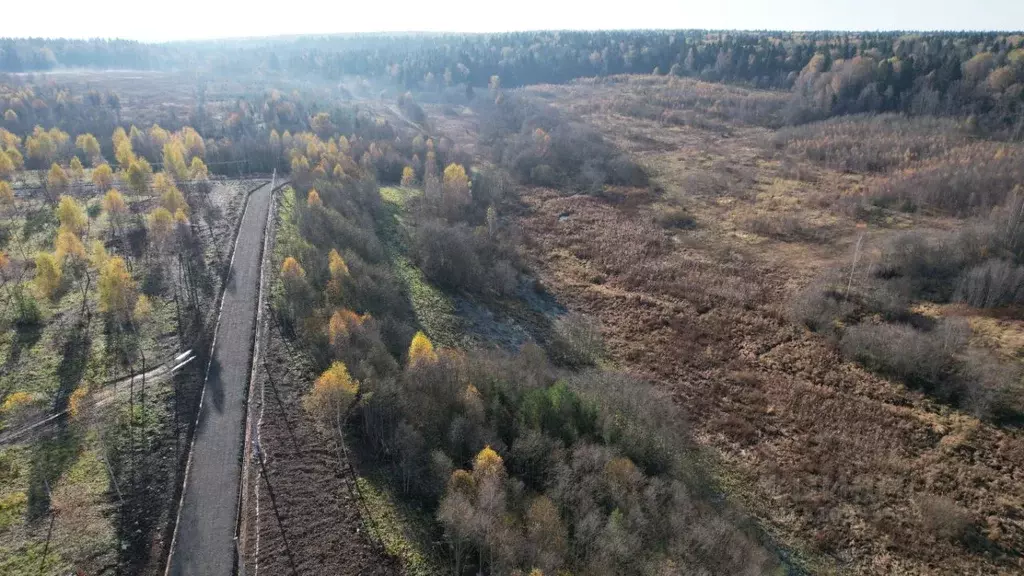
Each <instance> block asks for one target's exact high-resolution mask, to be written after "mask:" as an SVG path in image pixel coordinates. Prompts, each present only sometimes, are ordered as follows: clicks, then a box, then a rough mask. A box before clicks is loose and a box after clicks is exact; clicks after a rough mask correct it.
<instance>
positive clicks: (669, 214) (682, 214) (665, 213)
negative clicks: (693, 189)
mask: <svg viewBox="0 0 1024 576" xmlns="http://www.w3.org/2000/svg"><path fill="white" fill-rule="evenodd" d="M654 221H655V222H657V223H658V225H659V226H661V227H662V228H680V229H683V230H690V229H692V228H696V227H697V221H696V220H694V218H693V216H692V215H691V214H690V213H689V212H688V211H686V209H684V208H676V207H673V208H665V209H663V210H658V211H657V212H656V213H655V214H654Z"/></svg>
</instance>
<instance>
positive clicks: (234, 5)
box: [0, 0, 1024, 43]
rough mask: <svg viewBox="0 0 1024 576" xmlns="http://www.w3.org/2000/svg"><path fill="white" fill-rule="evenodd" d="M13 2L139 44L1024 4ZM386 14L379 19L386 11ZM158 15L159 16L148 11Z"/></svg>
mask: <svg viewBox="0 0 1024 576" xmlns="http://www.w3.org/2000/svg"><path fill="white" fill-rule="evenodd" d="M55 4H56V5H54V3H50V4H46V5H38V4H37V5H31V4H21V3H19V4H13V5H11V6H8V7H6V13H5V17H4V19H3V21H2V22H0V37H14V38H26V37H32V38H78V39H85V38H108V39H113V38H118V39H126V40H137V41H141V42H159V43H165V42H179V41H207V40H226V39H238V38H262V37H277V36H303V35H328V34H350V33H500V32H518V31H538V30H636V29H661V30H664V29H713V30H737V31H751V30H786V31H826V30H827V31H908V32H932V31H1006V32H1017V31H1021V30H1024V2H1012V1H1009V0H980V1H978V2H975V3H973V4H966V3H963V2H954V1H953V0H938V1H934V2H927V1H922V0H913V1H909V2H896V3H893V2H887V1H885V0H860V1H857V2H854V1H853V0H839V1H837V2H831V3H829V4H823V3H820V2H811V1H809V0H781V1H779V2H774V3H763V2H760V1H758V0H723V1H722V2H718V3H714V4H709V3H686V2H678V3H672V4H669V3H666V2H659V1H657V0H636V1H634V2H631V3H630V4H629V5H628V9H627V8H624V7H623V5H622V4H614V5H612V4H609V3H593V2H587V3H584V2H579V1H573V2H563V3H557V4H556V3H551V2H543V1H541V0H522V1H520V2H517V3H516V4H515V9H514V10H509V9H502V7H501V6H499V7H498V8H497V9H491V6H493V5H486V6H487V7H486V8H484V7H483V6H485V5H482V4H481V3H479V2H471V1H468V0H446V1H440V2H434V3H429V4H428V3H422V2H411V1H409V0H398V1H396V2H393V3H391V4H389V5H388V7H387V8H386V10H384V11H382V10H380V9H379V8H378V7H377V6H375V5H369V4H361V5H356V6H343V5H329V6H317V7H315V8H314V9H312V10H304V11H302V12H288V11H286V10H280V9H278V10H275V8H277V7H276V6H274V7H272V5H270V4H269V3H254V2H240V1H238V0H227V1H224V2H217V3H210V2H200V1H199V0H181V1H180V2H177V3H176V4H174V5H173V7H174V9H173V10H167V9H165V6H164V5H161V6H160V7H159V8H157V9H155V10H153V12H155V14H150V13H148V11H146V10H140V9H139V4H138V3H133V2H128V1H127V0H109V1H106V2H102V3H100V5H99V6H97V5H96V4H82V3H80V2H71V1H67V0H58V1H57V2H56V3H55ZM382 12H384V13H383V16H386V19H385V18H382V17H381V16H382ZM154 16H155V17H154Z"/></svg>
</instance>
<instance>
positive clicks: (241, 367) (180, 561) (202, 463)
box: [167, 182, 271, 576]
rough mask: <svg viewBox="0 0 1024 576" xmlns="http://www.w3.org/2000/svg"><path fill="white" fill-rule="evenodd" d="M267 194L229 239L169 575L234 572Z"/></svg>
mask: <svg viewBox="0 0 1024 576" xmlns="http://www.w3.org/2000/svg"><path fill="white" fill-rule="evenodd" d="M270 197H271V184H270V183H269V182H268V183H267V184H266V185H264V186H263V187H262V188H260V189H259V190H256V191H255V192H253V193H252V195H251V196H250V197H249V203H248V205H247V206H246V208H245V213H244V214H243V215H242V223H241V226H240V227H239V230H238V237H237V239H236V241H235V247H234V256H233V257H232V262H231V270H230V272H229V273H228V280H227V283H226V284H225V290H224V300H223V302H222V304H221V311H220V318H219V321H218V324H217V334H216V337H215V338H216V339H215V340H214V350H213V357H212V359H211V362H210V367H209V370H208V372H207V376H206V384H205V386H204V388H203V397H202V401H201V405H200V408H199V418H198V420H197V425H196V430H195V436H194V439H193V442H192V450H191V454H190V455H189V463H188V467H187V469H186V472H185V487H184V495H183V497H182V501H181V508H180V509H179V510H178V520H177V524H176V526H175V532H174V539H173V541H172V543H171V552H170V558H169V559H168V563H167V574H168V575H171V576H207V575H210V576H229V575H230V574H232V570H233V568H234V561H235V540H234V535H235V523H236V516H237V505H238V487H239V478H240V474H241V470H242V464H241V457H242V443H243V438H244V430H243V420H244V418H245V412H246V408H245V402H246V391H247V389H248V382H249V374H250V363H251V352H252V343H253V327H254V325H255V318H256V299H257V292H258V290H259V272H260V261H261V252H262V248H263V234H264V232H265V227H266V223H267V212H268V210H269V209H270Z"/></svg>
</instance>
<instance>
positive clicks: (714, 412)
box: [521, 82, 1024, 574]
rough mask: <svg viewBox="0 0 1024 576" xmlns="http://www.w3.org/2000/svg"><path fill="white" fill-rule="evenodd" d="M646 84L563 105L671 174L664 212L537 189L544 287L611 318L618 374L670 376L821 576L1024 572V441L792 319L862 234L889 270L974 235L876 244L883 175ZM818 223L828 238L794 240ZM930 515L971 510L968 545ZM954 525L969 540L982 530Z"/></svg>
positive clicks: (733, 470)
mask: <svg viewBox="0 0 1024 576" xmlns="http://www.w3.org/2000/svg"><path fill="white" fill-rule="evenodd" d="M633 89H634V87H633V85H632V84H631V83H630V82H620V83H618V84H614V83H612V84H609V83H600V84H594V85H590V86H588V85H582V84H576V85H573V86H569V87H546V88H545V90H546V92H547V93H548V94H549V100H548V101H549V103H551V104H553V105H555V106H558V107H563V108H566V109H573V110H574V111H575V112H577V113H581V114H582V116H583V118H584V119H585V120H586V121H588V122H590V123H592V124H593V125H595V126H597V127H599V128H600V129H601V130H602V132H603V133H604V134H605V136H606V137H607V138H609V139H611V140H613V141H614V142H615V143H616V144H617V145H619V146H620V147H622V148H623V149H625V150H627V151H629V152H630V154H631V155H633V156H634V157H635V158H637V159H639V160H640V161H641V162H643V163H644V164H645V165H646V166H648V167H650V168H652V171H653V173H654V185H655V187H656V188H657V189H659V190H660V198H659V199H658V201H657V202H656V203H654V204H647V205H645V204H639V205H633V206H631V207H627V208H624V207H623V206H619V205H615V204H613V203H609V202H607V201H604V200H601V199H596V198H592V197H582V196H574V197H568V198H567V197H563V196H561V195H560V194H558V193H556V192H555V191H550V190H545V189H529V190H523V191H522V199H523V201H524V203H525V204H526V206H527V212H526V213H525V215H524V216H523V218H522V220H521V222H522V225H523V227H524V229H525V231H526V235H527V237H528V239H529V240H530V241H531V242H533V243H534V245H533V248H532V249H531V253H532V255H533V261H532V265H533V268H534V270H535V271H536V272H537V273H538V274H539V276H540V278H541V280H542V282H543V283H544V285H545V286H547V287H548V288H549V289H550V290H551V291H552V292H553V293H554V294H556V295H557V296H558V297H559V298H560V299H562V300H563V301H564V302H565V303H566V304H568V305H569V306H570V308H572V309H574V310H577V311H581V312H584V313H587V314H589V315H592V316H593V317H595V318H596V319H598V320H599V321H600V322H601V324H602V326H603V330H604V334H605V349H606V350H607V354H608V356H609V357H610V360H611V361H612V362H614V363H615V364H617V365H620V366H622V367H624V368H628V369H630V370H633V371H635V372H637V373H640V374H642V375H644V376H647V377H650V378H652V379H653V380H654V381H656V382H658V383H659V384H660V385H661V386H663V387H664V388H665V389H666V390H668V391H670V393H671V394H672V397H673V398H674V399H675V400H676V401H677V402H678V403H680V404H681V405H682V406H684V407H686V409H687V410H688V412H689V413H690V414H691V417H692V418H693V420H694V425H695V427H696V429H697V433H698V437H699V438H700V439H701V441H702V442H704V443H705V444H707V445H708V446H712V447H714V448H715V449H716V450H717V452H718V453H719V454H720V455H721V457H722V460H723V464H722V475H723V478H724V482H725V483H726V484H727V486H729V487H730V490H731V493H732V494H734V495H735V497H737V498H738V499H740V500H741V502H742V503H743V505H744V506H745V507H746V509H747V510H748V511H750V512H751V513H753V514H754V515H755V516H756V517H757V518H758V519H759V520H760V521H761V522H762V523H763V524H764V526H765V527H766V529H767V530H768V531H769V533H771V534H772V535H774V536H775V537H776V538H778V539H779V540H780V541H781V542H782V543H783V544H784V545H786V546H787V547H789V548H791V549H792V550H795V551H796V552H797V557H798V558H803V559H805V560H807V562H808V563H809V566H810V567H811V570H812V571H814V572H833V571H836V572H838V571H843V572H850V573H860V574H877V573H946V574H960V573H1010V572H1014V571H1019V570H1021V569H1024V564H1022V563H1021V560H1020V558H1019V550H1021V549H1024V525H1022V524H1021V523H1020V520H1019V506H1020V502H1024V483H1021V482H1020V481H1019V478H1016V477H1015V475H1016V474H1017V473H1016V472H1015V470H1020V469H1021V468H1022V466H1024V438H1022V436H1021V433H1020V431H1019V430H1013V429H1004V428H999V427H996V426H993V425H991V424H987V423H984V422H981V421H979V420H978V419H976V418H975V417H973V416H971V415H969V414H967V413H965V412H963V411H958V410H954V409H950V408H949V407H947V406H943V405H940V404H937V403H935V402H933V401H932V400H929V399H928V398H927V397H925V396H924V395H922V394H920V393H918V392H916V391H913V390H910V389H908V388H907V387H906V386H904V385H903V384H899V383H895V382H893V381H890V380H887V379H884V378H881V377H878V376H876V375H873V374H871V373H869V372H867V371H865V370H864V369H862V368H860V367H858V366H857V365H855V364H853V363H851V362H847V361H844V360H843V359H842V358H841V357H840V356H839V355H838V353H837V351H836V350H835V348H834V347H833V345H832V344H830V343H829V342H828V340H827V339H825V338H822V337H820V336H818V335H814V334H811V333H810V332H809V331H807V330H806V329H804V328H803V327H800V326H797V325H795V324H793V323H792V322H790V321H789V320H788V319H787V316H786V314H785V312H784V310H785V302H786V301H787V300H788V299H789V297H790V296H791V295H792V294H793V293H794V292H795V291H797V290H798V289H800V288H801V287H803V286H804V285H806V284H807V283H808V282H809V281H810V280H811V279H812V278H814V277H816V276H817V275H819V274H820V273H821V272H822V271H823V270H826V269H829V268H832V267H839V268H842V267H843V266H844V265H847V266H848V262H849V259H850V257H851V255H852V253H853V245H854V244H855V243H856V241H857V238H858V236H859V235H860V234H861V233H864V234H865V239H864V246H863V254H862V258H863V259H862V260H861V262H863V263H864V265H870V263H871V262H873V261H874V260H876V259H877V258H878V254H877V253H878V250H879V248H880V247H881V246H882V245H883V244H884V242H885V241H886V239H887V238H888V237H889V236H891V235H893V234H895V233H898V232H899V231H900V230H902V229H905V228H908V227H911V228H915V229H921V228H924V229H932V228H945V229H949V228H952V227H955V226H956V225H957V224H956V223H955V222H952V221H949V220H943V219H938V218H933V217H928V216H925V215H921V214H901V213H898V212H892V211H887V210H881V211H878V212H876V213H874V214H873V215H872V224H871V225H870V226H869V227H868V229H867V230H860V229H858V228H857V227H856V218H858V217H860V216H861V215H862V214H860V213H859V212H857V211H854V210H848V209H846V208H845V207H843V206H841V203H842V202H843V201H844V199H848V198H853V199H858V198H860V197H862V196H863V195H865V194H866V192H867V190H868V188H869V186H870V185H871V183H872V182H874V181H875V179H878V178H881V176H876V177H873V178H874V179H865V178H864V177H863V176H861V175H857V174H848V173H843V172H841V171H840V170H836V169H835V168H834V167H830V166H829V165H827V164H818V163H813V162H810V161H809V160H808V159H807V157H806V156H802V157H798V156H799V155H787V156H786V157H785V158H783V159H781V160H780V159H779V158H777V157H775V153H774V152H773V151H771V150H767V149H766V148H765V147H764V143H765V142H768V141H770V138H771V132H770V131H769V130H767V129H765V128H761V127H751V126H746V125H741V124H737V123H735V122H732V123H731V125H730V126H729V133H730V134H731V136H730V137H728V138H723V137H722V136H721V134H720V133H718V132H716V131H715V130H707V129H703V128H700V127H694V126H685V125H684V126H679V125H666V124H664V123H662V122H660V121H657V120H647V119H644V118H636V117H632V116H626V115H623V114H622V113H621V112H619V111H616V110H615V109H614V107H613V106H612V105H611V104H612V103H613V102H614V101H615V98H616V93H617V92H618V93H623V92H626V93H625V94H622V98H625V99H629V98H633V97H635V94H631V93H628V92H629V91H630V90H633ZM893 149H895V147H893ZM886 154H888V152H886ZM921 154H922V155H927V154H931V152H927V154H926V152H921ZM726 166H728V167H729V168H731V170H726V169H725V167H726ZM668 209H679V210H682V209H685V211H686V213H687V214H688V215H690V216H691V217H692V218H693V219H694V222H695V224H696V228H695V229H692V230H680V229H673V228H667V229H666V228H665V227H663V226H661V225H659V224H658V218H659V214H660V213H662V212H664V211H665V210H668ZM563 214H568V215H569V216H568V218H565V219H561V220H560V219H559V215H563ZM758 221H760V223H757V222H758ZM805 227H806V228H808V229H811V230H818V231H821V232H820V233H819V234H815V235H814V236H813V237H811V238H810V239H805V238H799V237H794V233H793V231H794V230H798V229H803V228H805ZM971 322H972V324H973V323H974V320H973V319H971ZM984 322H987V324H986V329H987V331H985V332H984V337H985V338H987V339H989V340H991V341H993V342H1001V343H1002V344H1003V345H1004V346H1003V348H1004V350H1006V351H1009V348H1012V347H1013V346H1014V344H1013V342H1016V340H1014V339H1013V338H1011V337H1010V336H1005V337H1003V336H1002V333H1003V332H1002V328H1005V327H1000V326H999V325H998V323H997V322H994V321H989V320H985V321H984ZM936 499H945V500H936ZM928 502H932V503H933V502H943V503H945V504H943V506H946V508H944V509H947V511H948V510H955V511H959V510H963V511H965V512H964V514H965V516H964V517H966V518H969V519H970V520H969V522H968V524H969V527H968V528H964V529H963V530H960V528H957V529H956V532H957V534H966V535H967V536H965V537H962V538H958V537H945V536H944V534H946V532H948V530H947V531H946V532H943V530H945V528H944V526H946V525H947V524H948V523H947V522H946V521H945V520H943V518H945V517H947V516H949V515H945V516H944V515H943V513H942V509H939V508H942V506H939V507H935V506H932V507H931V508H928V511H927V512H924V513H923V512H922V508H921V503H928ZM949 502H953V503H955V504H954V505H955V508H951V507H950V506H949V505H947V504H948V503H949ZM928 506H930V504H926V506H925V507H926V508H927V507H928ZM935 510H938V514H931V512H934V511H935ZM922 514H925V516H927V518H926V517H925V516H923V515H922ZM958 514H959V512H958ZM953 516H955V518H953V520H954V522H953V523H952V525H954V528H956V526H960V525H963V522H960V521H959V520H957V518H959V517H960V516H958V515H953ZM929 526H932V528H929ZM935 526H938V527H939V528H935Z"/></svg>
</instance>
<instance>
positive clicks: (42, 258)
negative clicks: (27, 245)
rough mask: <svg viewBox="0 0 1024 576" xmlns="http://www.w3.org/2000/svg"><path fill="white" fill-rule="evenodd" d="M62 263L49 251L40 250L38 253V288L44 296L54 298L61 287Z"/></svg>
mask: <svg viewBox="0 0 1024 576" xmlns="http://www.w3.org/2000/svg"><path fill="white" fill-rule="evenodd" d="M61 275H62V273H61V269H60V263H58V262H57V258H56V257H54V255H53V254H50V253H49V252H40V253H39V254H37V255H36V277H35V284H36V289H38V290H39V294H40V295H42V296H43V297H44V298H52V297H53V296H54V294H56V292H57V289H58V288H60V282H61Z"/></svg>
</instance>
